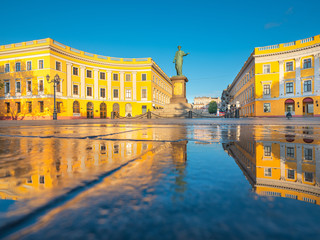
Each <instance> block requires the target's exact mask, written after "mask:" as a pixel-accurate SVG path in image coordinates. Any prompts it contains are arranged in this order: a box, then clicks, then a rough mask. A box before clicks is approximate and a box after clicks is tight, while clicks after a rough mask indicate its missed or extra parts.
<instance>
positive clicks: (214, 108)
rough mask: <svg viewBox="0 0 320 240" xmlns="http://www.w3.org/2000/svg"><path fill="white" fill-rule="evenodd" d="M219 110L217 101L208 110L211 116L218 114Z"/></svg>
mask: <svg viewBox="0 0 320 240" xmlns="http://www.w3.org/2000/svg"><path fill="white" fill-rule="evenodd" d="M217 109H218V105H217V103H216V102H215V101H212V102H210V103H209V108H208V111H209V113H210V114H212V113H214V114H216V113H217Z"/></svg>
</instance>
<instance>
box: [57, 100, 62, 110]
mask: <svg viewBox="0 0 320 240" xmlns="http://www.w3.org/2000/svg"><path fill="white" fill-rule="evenodd" d="M61 106H62V102H57V113H61Z"/></svg>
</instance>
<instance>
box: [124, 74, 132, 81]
mask: <svg viewBox="0 0 320 240" xmlns="http://www.w3.org/2000/svg"><path fill="white" fill-rule="evenodd" d="M125 76H126V77H125V81H126V82H131V74H130V73H126V74H125ZM127 76H129V80H127Z"/></svg>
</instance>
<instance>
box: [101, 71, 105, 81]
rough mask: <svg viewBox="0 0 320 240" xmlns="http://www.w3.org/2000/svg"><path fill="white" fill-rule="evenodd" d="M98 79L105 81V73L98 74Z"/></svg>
mask: <svg viewBox="0 0 320 240" xmlns="http://www.w3.org/2000/svg"><path fill="white" fill-rule="evenodd" d="M100 79H102V80H105V79H106V73H105V72H100Z"/></svg>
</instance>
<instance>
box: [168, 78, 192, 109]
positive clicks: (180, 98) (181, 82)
mask: <svg viewBox="0 0 320 240" xmlns="http://www.w3.org/2000/svg"><path fill="white" fill-rule="evenodd" d="M170 79H171V82H172V86H173V88H172V98H171V99H170V103H171V104H175V103H188V100H187V98H186V83H187V82H188V78H187V77H186V76H174V77H172V78H170Z"/></svg>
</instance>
